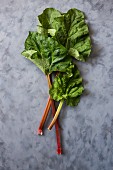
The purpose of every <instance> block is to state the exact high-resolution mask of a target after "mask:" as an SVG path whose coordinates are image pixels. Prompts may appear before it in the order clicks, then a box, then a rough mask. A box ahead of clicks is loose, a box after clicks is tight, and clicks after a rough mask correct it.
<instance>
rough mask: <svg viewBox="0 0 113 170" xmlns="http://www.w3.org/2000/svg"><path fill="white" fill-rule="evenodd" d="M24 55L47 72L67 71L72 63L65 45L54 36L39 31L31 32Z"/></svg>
mask: <svg viewBox="0 0 113 170" xmlns="http://www.w3.org/2000/svg"><path fill="white" fill-rule="evenodd" d="M22 55H24V56H25V57H26V58H27V59H29V60H31V61H32V62H33V63H34V64H36V66H38V67H39V68H40V69H41V70H42V71H43V72H44V73H45V74H49V73H51V72H53V71H61V72H65V71H66V69H67V67H69V66H70V64H71V62H70V57H68V56H67V49H66V48H65V47H64V46H62V45H61V44H58V42H57V41H56V40H54V39H53V38H52V37H47V36H45V35H40V34H38V33H37V32H29V35H28V37H27V39H26V41H25V50H24V51H23V52H22Z"/></svg>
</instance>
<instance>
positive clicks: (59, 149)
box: [47, 75, 62, 155]
mask: <svg viewBox="0 0 113 170" xmlns="http://www.w3.org/2000/svg"><path fill="white" fill-rule="evenodd" d="M47 80H48V86H49V88H50V87H51V80H50V76H49V75H48V76H47ZM50 100H51V108H52V114H53V117H54V115H55V112H56V109H55V102H54V100H53V99H50ZM55 130H56V140H57V154H59V155H61V154H62V147H61V139H60V128H59V123H58V119H57V120H56V123H55Z"/></svg>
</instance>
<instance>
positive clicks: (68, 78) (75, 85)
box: [49, 67, 84, 106]
mask: <svg viewBox="0 0 113 170" xmlns="http://www.w3.org/2000/svg"><path fill="white" fill-rule="evenodd" d="M71 71H72V74H71V75H68V74H66V73H64V74H63V75H62V74H61V73H60V74H59V75H58V76H57V77H56V78H55V79H54V83H53V85H52V87H51V89H50V91H49V93H50V96H51V98H52V99H54V100H56V101H60V100H66V103H67V105H70V106H76V105H77V104H78V103H79V101H80V96H81V94H82V93H83V90H84V88H83V86H82V78H81V76H80V72H79V71H78V69H77V68H76V67H74V68H73V69H71Z"/></svg>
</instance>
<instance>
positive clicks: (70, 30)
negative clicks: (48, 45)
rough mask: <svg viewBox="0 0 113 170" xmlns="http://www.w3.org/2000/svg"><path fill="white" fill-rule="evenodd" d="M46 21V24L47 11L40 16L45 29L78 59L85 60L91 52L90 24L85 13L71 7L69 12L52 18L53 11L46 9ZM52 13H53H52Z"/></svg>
mask: <svg viewBox="0 0 113 170" xmlns="http://www.w3.org/2000/svg"><path fill="white" fill-rule="evenodd" d="M47 13H49V15H46V21H48V23H49V24H44V22H45V23H46V21H45V17H44V16H45V15H44V14H45V11H44V12H43V13H42V14H41V15H40V16H39V20H40V23H41V24H42V26H41V27H42V28H41V29H42V31H43V29H48V30H47V32H48V33H49V34H50V35H51V36H54V37H55V39H56V40H57V41H58V42H59V43H60V44H62V45H63V46H65V47H66V48H67V49H68V52H69V54H70V55H71V56H73V57H75V58H76V59H77V60H80V61H85V60H86V59H87V58H88V56H89V54H90V52H91V40H90V36H89V30H88V26H87V24H86V23H85V18H84V13H83V12H82V11H80V10H78V9H75V8H73V9H70V10H69V11H68V12H67V13H63V14H61V13H60V14H59V15H54V16H55V17H54V16H53V17H52V19H50V18H51V17H50V16H51V15H52V13H51V12H50V10H49V8H48V9H46V14H47ZM50 13H51V14H50Z"/></svg>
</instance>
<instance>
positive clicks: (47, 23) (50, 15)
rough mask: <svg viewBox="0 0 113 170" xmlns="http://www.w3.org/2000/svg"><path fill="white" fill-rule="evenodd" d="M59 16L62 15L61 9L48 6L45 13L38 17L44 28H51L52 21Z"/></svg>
mask: <svg viewBox="0 0 113 170" xmlns="http://www.w3.org/2000/svg"><path fill="white" fill-rule="evenodd" d="M59 16H61V12H60V11H58V10H56V9H54V8H46V9H45V10H44V11H43V13H42V14H41V15H39V16H38V19H39V21H40V23H41V25H42V26H43V27H44V28H47V29H49V28H50V29H51V26H52V25H51V23H52V22H53V21H54V18H56V17H59Z"/></svg>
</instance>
